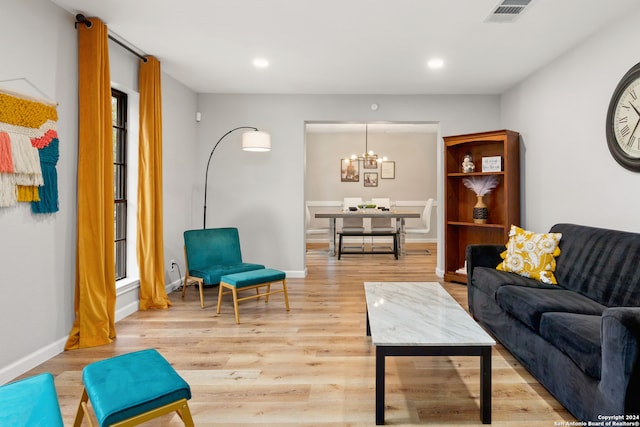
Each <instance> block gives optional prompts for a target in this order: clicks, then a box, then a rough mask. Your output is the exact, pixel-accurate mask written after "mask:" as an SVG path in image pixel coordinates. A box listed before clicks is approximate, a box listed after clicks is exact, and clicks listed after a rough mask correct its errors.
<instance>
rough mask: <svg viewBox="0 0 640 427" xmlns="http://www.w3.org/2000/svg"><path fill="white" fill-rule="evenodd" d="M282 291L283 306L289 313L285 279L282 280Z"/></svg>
mask: <svg viewBox="0 0 640 427" xmlns="http://www.w3.org/2000/svg"><path fill="white" fill-rule="evenodd" d="M282 290H283V291H284V305H285V306H286V307H287V311H289V293H288V292H287V279H282Z"/></svg>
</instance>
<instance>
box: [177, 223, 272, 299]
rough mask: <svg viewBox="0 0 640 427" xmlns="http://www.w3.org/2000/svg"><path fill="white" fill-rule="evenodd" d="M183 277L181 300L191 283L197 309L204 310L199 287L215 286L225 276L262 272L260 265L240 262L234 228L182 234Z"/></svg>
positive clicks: (262, 266) (240, 257)
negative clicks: (196, 294)
mask: <svg viewBox="0 0 640 427" xmlns="http://www.w3.org/2000/svg"><path fill="white" fill-rule="evenodd" d="M184 255H185V264H186V270H187V271H186V273H185V275H184V284H183V286H182V298H184V293H185V291H186V289H187V284H188V283H189V282H190V281H191V282H195V283H197V284H198V286H199V288H200V307H202V308H204V293H203V290H202V287H203V285H216V284H218V283H219V282H220V278H221V277H222V276H224V275H226V274H233V273H241V272H243V271H251V270H259V269H263V268H264V265H262V264H253V263H249V262H243V261H242V252H241V251H240V236H239V234H238V229H237V228H234V227H225V228H206V229H202V230H187V231H185V232H184Z"/></svg>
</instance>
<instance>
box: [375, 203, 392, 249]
mask: <svg viewBox="0 0 640 427" xmlns="http://www.w3.org/2000/svg"><path fill="white" fill-rule="evenodd" d="M371 203H372V204H374V205H376V208H386V209H391V200H390V199H388V198H374V199H371ZM395 229H396V228H395V227H394V226H393V222H392V219H391V218H371V232H372V233H391V232H394V231H395ZM373 239H374V236H371V250H374V248H387V246H374V244H373V243H374V242H373Z"/></svg>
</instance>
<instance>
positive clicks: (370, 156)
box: [345, 123, 389, 164]
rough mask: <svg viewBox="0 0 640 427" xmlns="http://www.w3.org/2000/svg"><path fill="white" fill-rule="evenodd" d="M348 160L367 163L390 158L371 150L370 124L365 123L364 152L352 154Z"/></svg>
mask: <svg viewBox="0 0 640 427" xmlns="http://www.w3.org/2000/svg"><path fill="white" fill-rule="evenodd" d="M345 160H346V161H360V162H365V164H371V163H382V162H386V161H387V160H389V159H388V158H387V156H379V155H377V154H376V153H375V152H374V151H373V150H369V124H368V123H365V125H364V153H362V154H360V155H357V154H352V155H351V157H349V158H348V159H345Z"/></svg>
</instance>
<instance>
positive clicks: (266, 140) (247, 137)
mask: <svg viewBox="0 0 640 427" xmlns="http://www.w3.org/2000/svg"><path fill="white" fill-rule="evenodd" d="M242 149H243V150H245V151H271V135H269V134H268V133H267V132H262V131H260V130H256V131H251V132H245V133H243V134H242Z"/></svg>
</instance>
